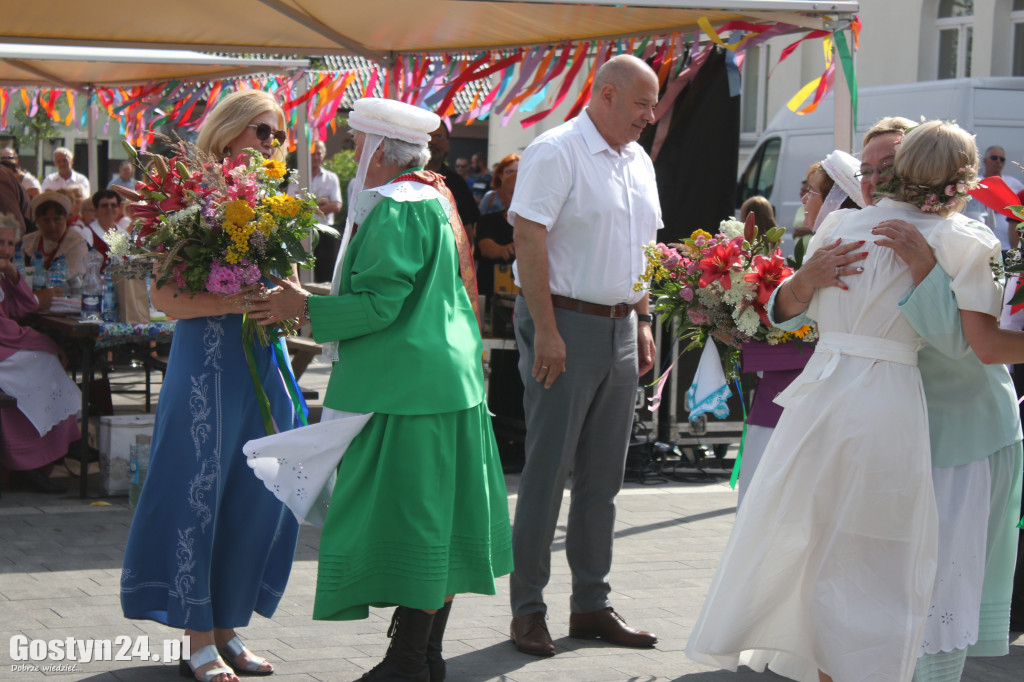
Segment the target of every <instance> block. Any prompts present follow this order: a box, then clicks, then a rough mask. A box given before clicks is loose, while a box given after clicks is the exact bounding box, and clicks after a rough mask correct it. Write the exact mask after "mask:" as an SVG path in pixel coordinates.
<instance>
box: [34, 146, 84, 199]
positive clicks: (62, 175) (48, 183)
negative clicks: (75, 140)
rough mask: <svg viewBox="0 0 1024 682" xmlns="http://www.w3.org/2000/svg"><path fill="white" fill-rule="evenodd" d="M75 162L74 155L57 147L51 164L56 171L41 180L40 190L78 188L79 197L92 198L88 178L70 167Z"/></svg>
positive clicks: (63, 148) (64, 148)
mask: <svg viewBox="0 0 1024 682" xmlns="http://www.w3.org/2000/svg"><path fill="white" fill-rule="evenodd" d="M74 161H75V155H74V153H73V152H72V151H71V150H70V149H68V148H67V147H57V148H56V149H54V150H53V164H54V165H55V166H57V170H56V171H55V172H53V173H50V174H49V175H47V176H46V177H45V178H43V183H42V190H43V191H44V192H48V191H50V190H58V189H64V188H65V187H80V188H81V190H80V196H82V197H89V196H92V188H91V187H90V185H89V178H87V177H85V176H84V175H82V174H81V173H79V172H78V171H76V170H75V169H73V168H72V167H71V164H72V163H74Z"/></svg>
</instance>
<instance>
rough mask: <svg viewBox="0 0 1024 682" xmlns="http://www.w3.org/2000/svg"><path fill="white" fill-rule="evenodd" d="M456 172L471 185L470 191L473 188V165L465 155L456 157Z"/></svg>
mask: <svg viewBox="0 0 1024 682" xmlns="http://www.w3.org/2000/svg"><path fill="white" fill-rule="evenodd" d="M454 168H455V172H456V173H458V174H459V177H460V178H462V179H463V180H465V181H466V185H468V186H469V189H470V191H472V190H473V181H472V173H473V166H472V165H471V164H470V163H469V159H467V158H466V157H464V156H460V157H459V158H457V159H455V166H454Z"/></svg>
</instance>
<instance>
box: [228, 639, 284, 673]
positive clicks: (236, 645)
mask: <svg viewBox="0 0 1024 682" xmlns="http://www.w3.org/2000/svg"><path fill="white" fill-rule="evenodd" d="M242 654H248V655H249V660H248V661H246V663H245V665H236V664H235V659H236V658H238V657H239V656H241V655H242ZM220 655H221V656H223V657H224V660H225V661H227V664H228V665H230V666H231V667H232V668H233V669H234V671H235V672H236V673H237V674H239V675H253V676H264V675H273V674H274V669H273V668H271V669H270V670H260V666H262V665H263V664H265V663H267V659H265V658H260V657H259V656H256V655H254V654H253V653H252V652H251V651H249V650H248V649H246V648H245V645H244V644H242V640H240V639H239V638H238V635H235V636H234V637H232V638H231V639H230V640H228V643H227V644H225V645H224V646H222V647H220ZM267 664H268V665H269V663H267Z"/></svg>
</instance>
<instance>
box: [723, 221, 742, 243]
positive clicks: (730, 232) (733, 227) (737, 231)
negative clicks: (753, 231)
mask: <svg viewBox="0 0 1024 682" xmlns="http://www.w3.org/2000/svg"><path fill="white" fill-rule="evenodd" d="M718 231H719V232H721V233H722V234H724V235H725V236H726V237H728V238H729V239H735V238H736V237H742V236H743V223H741V222H740V221H738V220H733V219H732V218H726V219H725V220H723V221H722V222H721V223H719V224H718Z"/></svg>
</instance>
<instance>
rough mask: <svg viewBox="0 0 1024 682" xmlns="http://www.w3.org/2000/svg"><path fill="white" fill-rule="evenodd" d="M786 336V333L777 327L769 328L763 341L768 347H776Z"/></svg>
mask: <svg viewBox="0 0 1024 682" xmlns="http://www.w3.org/2000/svg"><path fill="white" fill-rule="evenodd" d="M784 336H786V332H785V331H784V330H782V329H779V328H778V327H769V328H768V333H767V334H765V341H767V342H768V345H769V346H777V345H778V344H779V343H780V342H781V341H782V340H783V337H784Z"/></svg>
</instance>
